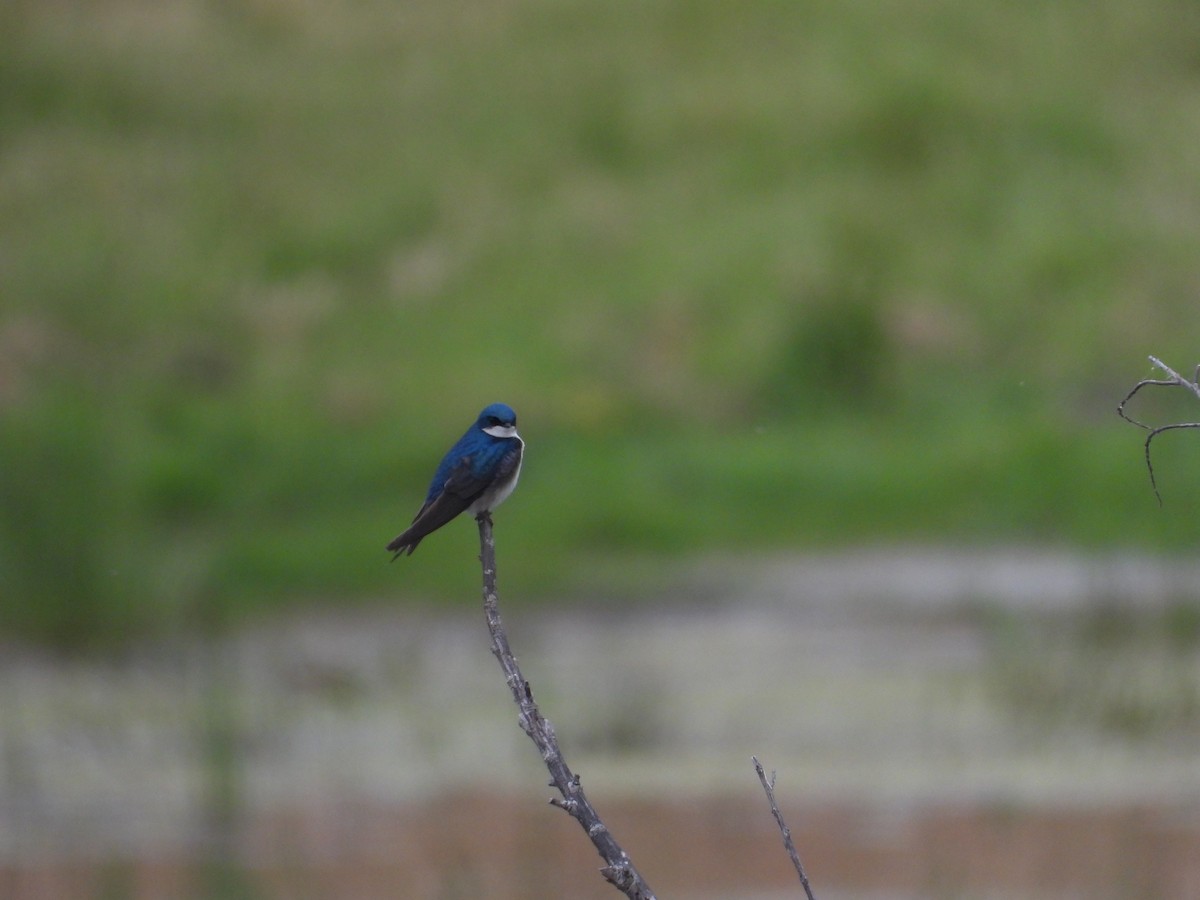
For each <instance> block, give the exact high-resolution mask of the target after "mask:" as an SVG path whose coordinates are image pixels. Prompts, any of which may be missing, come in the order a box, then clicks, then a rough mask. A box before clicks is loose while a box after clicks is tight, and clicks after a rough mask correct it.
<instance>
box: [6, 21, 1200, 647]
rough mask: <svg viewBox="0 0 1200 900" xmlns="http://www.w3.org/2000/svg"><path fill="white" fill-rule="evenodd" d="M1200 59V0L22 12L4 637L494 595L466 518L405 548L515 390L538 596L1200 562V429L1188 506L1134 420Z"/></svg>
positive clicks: (1195, 110)
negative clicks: (876, 563) (397, 558)
mask: <svg viewBox="0 0 1200 900" xmlns="http://www.w3.org/2000/svg"><path fill="white" fill-rule="evenodd" d="M1198 48H1200V5H1198V4H1196V3H1195V0H1150V2H1145V3H1136V4H1135V3H1129V2H1128V0H1089V2H1086V3H1085V2H1081V0H1067V2H1049V0H1043V2H1034V0H1027V2H1016V3H1008V4H997V3H984V2H978V0H976V2H960V0H928V2H924V3H916V4H914V3H886V2H884V3H872V4H853V3H850V4H846V3H843V4H822V3H813V2H796V3H781V2H755V3H748V4H731V3H723V2H713V0H692V2H667V0H640V2H636V3H629V2H619V0H617V2H613V0H609V2H568V0H558V2H546V0H542V2H537V0H517V2H512V3H478V4H460V3H446V2H444V0H413V2H410V3H402V4H401V3H394V2H383V0H353V2H352V0H342V2H337V0H333V2H328V3H317V2H307V0H246V2H234V0H210V2H202V0H91V2H83V0H81V2H66V0H48V2H47V0H10V2H7V3H5V4H3V6H0V593H2V595H3V598H2V607H0V608H2V610H3V621H2V622H0V628H3V629H4V630H6V631H8V632H10V633H13V632H16V633H22V634H25V635H28V636H31V637H34V638H37V639H46V640H50V641H53V642H57V643H59V644H63V645H68V646H71V645H74V646H80V645H84V646H86V645H89V644H94V643H97V642H100V643H103V642H107V641H109V640H111V639H112V638H117V637H121V636H123V635H128V634H135V633H139V632H142V631H144V630H147V629H154V628H162V627H173V626H174V625H175V624H176V623H179V622H196V621H200V622H209V621H210V620H211V621H216V622H218V623H223V622H226V621H228V620H229V617H230V616H235V617H240V616H242V615H248V614H253V613H254V611H256V610H262V609H265V608H270V607H272V606H278V605H280V604H284V603H300V602H302V603H330V602H336V603H346V602H352V601H354V600H356V599H383V598H395V600H396V602H414V601H417V600H435V601H436V600H451V599H452V600H453V602H467V600H466V599H465V598H473V597H474V592H475V590H476V584H477V572H476V570H475V564H474V561H473V555H474V552H475V536H474V529H473V528H472V527H471V525H470V523H468V522H462V523H455V524H454V525H453V526H451V527H449V528H448V529H447V530H446V532H445V533H444V534H439V535H438V537H437V539H436V540H429V541H427V542H426V543H424V544H422V546H421V550H420V553H418V554H417V555H416V556H415V557H414V558H412V559H405V560H403V561H401V562H397V563H395V564H394V565H390V566H389V565H388V564H387V562H386V560H387V556H386V554H385V553H384V552H383V545H384V544H385V543H386V542H387V541H388V540H389V539H390V538H391V537H392V536H393V535H394V534H395V533H396V532H398V531H399V530H400V529H401V527H402V526H403V525H405V524H406V523H407V521H408V519H409V518H410V517H411V515H412V513H413V512H414V511H415V509H416V507H417V506H418V505H419V503H420V501H421V499H422V495H423V493H424V488H425V485H426V482H427V479H428V477H429V475H430V474H431V470H432V467H433V465H434V464H435V463H436V460H437V458H438V456H439V454H440V453H441V452H442V451H443V450H444V449H445V447H446V446H448V444H449V442H450V441H452V440H453V439H454V438H456V437H457V436H458V434H459V433H461V431H462V429H463V428H464V427H465V426H466V425H467V424H468V423H469V422H470V421H471V419H472V418H473V417H474V415H475V414H476V412H477V411H478V409H479V408H480V407H481V406H483V405H484V404H485V403H487V402H490V401H492V400H496V399H501V400H505V401H507V402H509V403H511V404H512V405H513V406H515V407H516V408H517V409H518V411H519V412H520V414H521V425H522V433H523V434H524V436H525V438H526V440H527V441H528V444H529V451H528V457H527V464H526V467H525V470H524V473H523V476H522V484H521V489H520V490H519V491H518V492H517V494H516V495H515V496H514V498H513V499H512V500H510V501H509V503H508V504H507V505H506V506H504V507H503V508H502V511H501V513H500V514H499V515H498V516H497V539H498V542H499V547H500V565H501V569H502V572H501V580H502V585H503V587H504V589H505V591H506V597H512V599H514V600H516V599H518V598H529V599H537V598H545V597H548V596H551V595H554V594H558V593H561V592H563V591H575V590H578V589H579V588H580V587H581V586H584V587H586V588H588V590H589V593H591V594H602V593H603V592H604V590H605V589H606V586H613V589H614V590H615V589H618V588H619V589H621V590H631V589H636V583H637V582H638V581H640V580H642V579H644V578H651V577H652V574H653V572H654V570H655V568H656V560H658V559H660V558H675V559H682V558H686V557H687V556H689V555H695V554H712V553H736V554H741V553H765V552H777V551H787V550H789V549H794V548H812V547H820V546H831V545H842V544H846V543H851V542H862V541H871V542H874V541H926V540H928V541H935V542H939V543H958V542H969V543H972V544H977V543H984V542H1005V543H1029V544H1038V545H1044V544H1055V545H1077V544H1086V545H1090V546H1099V547H1108V546H1112V547H1115V546H1123V545H1138V546H1141V547H1143V548H1149V549H1152V550H1163V551H1169V552H1176V551H1182V550H1186V549H1190V548H1192V547H1193V546H1194V545H1195V539H1196V517H1195V515H1194V508H1195V503H1196V501H1197V500H1200V465H1197V463H1196V460H1197V455H1196V453H1195V452H1194V451H1195V449H1196V448H1197V446H1198V445H1197V442H1200V434H1196V435H1193V434H1190V433H1187V432H1179V433H1176V434H1173V435H1167V436H1164V437H1163V438H1162V439H1161V443H1160V444H1159V445H1158V450H1159V452H1160V455H1159V456H1158V457H1157V459H1156V462H1157V472H1158V475H1159V483H1160V487H1161V488H1162V490H1163V494H1164V501H1165V502H1164V505H1163V506H1162V508H1161V509H1160V508H1159V506H1158V505H1157V504H1156V502H1155V500H1154V497H1153V494H1152V493H1151V491H1150V487H1149V482H1148V479H1147V477H1146V472H1145V469H1144V466H1143V461H1142V455H1141V453H1142V450H1141V442H1142V440H1143V435H1142V434H1140V433H1139V432H1138V431H1137V430H1136V429H1134V428H1133V427H1132V426H1129V425H1127V424H1125V423H1122V422H1121V421H1120V420H1119V419H1118V418H1117V417H1116V415H1115V413H1114V410H1115V406H1116V403H1117V401H1118V400H1119V399H1120V398H1121V397H1122V396H1123V395H1124V393H1125V392H1126V391H1127V390H1128V389H1129V388H1130V387H1131V386H1132V385H1133V384H1134V383H1135V382H1136V381H1137V380H1138V379H1139V378H1142V377H1146V376H1148V375H1150V374H1151V369H1150V366H1149V364H1148V363H1147V361H1146V357H1147V354H1155V355H1157V356H1159V357H1161V358H1163V359H1164V360H1166V361H1167V362H1169V363H1171V364H1172V365H1175V366H1176V367H1178V368H1179V369H1181V370H1185V369H1190V367H1191V366H1192V365H1194V364H1195V363H1197V362H1200V342H1198V341H1197V340H1196V334H1197V330H1198V329H1197V315H1196V311H1197V301H1198V299H1200V290H1198V288H1200V49H1198ZM1160 393H1162V394H1164V396H1162V397H1158V398H1147V400H1152V399H1156V400H1159V401H1167V402H1168V405H1166V406H1164V407H1163V408H1159V409H1154V410H1151V409H1150V408H1149V407H1150V406H1151V404H1150V403H1147V404H1146V405H1145V406H1144V407H1142V408H1143V409H1145V410H1146V413H1147V415H1151V414H1153V415H1155V416H1158V417H1159V419H1158V420H1161V421H1167V420H1171V419H1178V420H1188V419H1192V420H1195V419H1200V403H1197V402H1196V401H1195V400H1194V398H1192V399H1191V400H1189V398H1188V397H1187V396H1185V395H1184V394H1183V392H1177V393H1178V394H1179V396H1178V397H1171V396H1169V395H1170V393H1171V392H1160ZM1171 400H1174V401H1175V402H1174V405H1173V407H1172V406H1170V405H1169V401H1171ZM1155 405H1156V406H1157V404H1155ZM597 582H598V583H597ZM464 595H465V598H464Z"/></svg>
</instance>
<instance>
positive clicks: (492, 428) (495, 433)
mask: <svg viewBox="0 0 1200 900" xmlns="http://www.w3.org/2000/svg"><path fill="white" fill-rule="evenodd" d="M483 433H484V434H490V435H491V436H492V437H494V438H514V437H516V436H517V426H516V425H489V426H488V427H487V428H485V429H483Z"/></svg>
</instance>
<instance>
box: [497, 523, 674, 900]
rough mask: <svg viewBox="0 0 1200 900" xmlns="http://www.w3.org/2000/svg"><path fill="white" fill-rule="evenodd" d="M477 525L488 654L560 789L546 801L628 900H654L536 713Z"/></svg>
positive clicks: (551, 730)
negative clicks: (575, 827) (580, 835)
mask: <svg viewBox="0 0 1200 900" xmlns="http://www.w3.org/2000/svg"><path fill="white" fill-rule="evenodd" d="M476 521H477V522H478V523H479V561H480V563H481V564H482V565H483V609H484V612H485V613H486V614H487V624H488V631H489V632H490V633H491V636H492V653H493V654H495V656H496V659H498V660H499V661H500V668H502V669H503V670H504V677H505V680H506V681H507V682H508V687H509V690H511V691H512V695H513V700H515V701H516V704H517V708H518V709H519V710H520V715H519V716H518V721H519V723H520V725H521V730H522V731H524V732H525V733H526V734H527V735H529V738H530V740H532V741H533V743H534V744H535V745H537V748H538V750H539V751H540V752H541V754H542V761H543V762H545V764H546V768H547V769H549V771H550V779H551V781H550V784H551V786H553V787H556V788H558V792H559V793H560V794H561V795H562V796H561V798H559V797H554V798H551V800H550V803H551V804H552V805H554V806H557V807H558V808H559V809H562V810H565V811H566V812H568V813H570V815H571V817H572V818H574V819H575V820H576V821H577V822H579V824H580V826H582V828H583V830H584V831H586V832H587V835H588V837H589V838H590V839H591V841H592V844H593V845H594V846H595V848H596V850H597V851H598V852H599V854H600V857H601V858H602V859H603V860H604V863H605V865H604V867H603V868H602V869H601V870H600V874H601V875H603V876H604V877H605V879H607V880H608V881H609V882H610V883H611V884H612V885H613V886H614V887H615V888H617V890H619V891H621V892H622V893H624V894H625V896H626V897H629V898H630V900H655V897H654V892H653V891H652V890H651V889H650V886H649V885H648V884H646V881H645V879H644V878H642V876H641V874H640V873H639V872H638V871H637V869H635V868H634V866H633V863H632V862H631V861H630V859H629V855H628V854H627V853H626V852H625V851H624V850H623V849H621V845H620V844H618V843H617V841H616V838H614V837H613V836H612V833H611V832H610V831H609V830H608V827H607V826H606V825H605V824H604V822H602V821H601V820H600V816H599V815H598V814H597V813H596V810H595V809H594V808H593V807H592V804H591V803H589V802H588V799H587V797H586V796H585V795H584V793H583V787H582V786H581V785H580V783H579V776H578V775H576V774H575V773H573V772H572V771H571V770H570V768H569V767H568V766H567V763H566V761H565V760H564V759H563V755H562V751H561V750H559V749H558V738H557V736H556V735H555V733H554V727H553V726H552V725H551V724H550V722H549V720H547V719H546V718H544V717H543V716H542V714H541V712H539V711H538V707H537V704H536V703H534V701H533V691H532V689H531V688H530V687H529V682H528V681H526V680H525V677H524V676H523V675H522V674H521V670H520V669H519V668H518V667H517V660H516V657H514V656H513V652H512V649H511V648H510V647H509V645H508V635H507V634H506V633H505V630H504V624H503V623H502V622H501V621H500V609H499V606H498V597H497V594H496V542H495V539H494V538H493V537H492V519H491V516H490V515H488V514H487V513H486V512H485V513H481V514H480V515H479V516H477V517H476Z"/></svg>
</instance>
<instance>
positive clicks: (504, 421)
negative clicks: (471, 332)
mask: <svg viewBox="0 0 1200 900" xmlns="http://www.w3.org/2000/svg"><path fill="white" fill-rule="evenodd" d="M524 452H525V442H524V441H522V440H521V437H520V435H518V434H517V414H516V413H515V412H513V411H512V408H511V407H509V406H506V405H504V404H503V403H493V404H492V405H491V406H489V407H486V408H485V409H484V410H483V412H481V413H480V414H479V418H478V419H476V420H475V424H474V425H472V426H471V427H470V428H468V429H467V433H466V434H464V435H463V436H462V437H460V438H459V439H458V443H456V444H455V445H454V446H453V447H451V448H450V452H449V453H447V454H446V455H445V456H444V457H443V458H442V462H441V464H440V465H439V466H438V467H437V472H435V473H434V475H433V481H432V482H430V485H429V493H428V494H426V495H425V505H424V506H422V507H421V508H420V509H419V510H418V511H417V515H416V517H415V518H414V519H413V523H412V525H410V526H409V527H408V530H407V531H405V532H404V533H403V534H401V535H399V536H398V537H397V538H396V539H395V540H394V541H392V542H391V543H390V544H388V545H387V549H388V550H391V551H393V552H394V553H395V554H396V556H400V555H401V554H402V553H404V552H405V551H407V552H408V555H409V556H412V552H413V551H414V550H416V549H417V544H419V543H421V539H422V538H423V537H425V535H427V534H429V533H431V532H433V531H437V530H438V529H439V528H441V527H442V526H443V525H445V524H446V523H447V522H449V521H450V520H451V519H453V518H454V517H455V516H457V515H458V514H459V513H461V512H462V511H463V510H467V511H468V512H471V513H473V514H474V515H475V516H476V517H479V516H481V515H483V514H485V513H488V512H491V511H492V510H493V509H495V508H496V507H497V506H499V505H500V504H501V503H502V502H503V501H504V499H505V498H506V497H508V495H509V494H511V493H512V491H513V488H514V487H516V486H517V476H518V475H520V474H521V456H522V455H523V454H524ZM396 556H393V557H392V559H395V558H396Z"/></svg>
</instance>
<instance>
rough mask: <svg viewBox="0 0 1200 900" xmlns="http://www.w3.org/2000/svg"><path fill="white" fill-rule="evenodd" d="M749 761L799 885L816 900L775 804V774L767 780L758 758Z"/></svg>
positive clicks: (772, 773) (790, 832)
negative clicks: (767, 802) (763, 792)
mask: <svg viewBox="0 0 1200 900" xmlns="http://www.w3.org/2000/svg"><path fill="white" fill-rule="evenodd" d="M750 759H752V760H753V761H754V771H755V772H757V773H758V780H759V781H761V782H762V786H763V790H764V791H766V793H767V800H768V801H769V802H770V804H771V815H773V816H774V817H775V824H776V825H778V826H779V831H780V833H781V834H782V835H783V846H784V847H785V848H786V849H787V852H788V856H790V857H791V859H792V866H793V867H795V869H796V874H797V875H799V876H800V884H801V886H802V887H803V888H804V895H805V896H806V897H807V898H808V900H816V898H815V897H814V896H813V892H812V887H811V886H810V885H809V883H808V876H807V875H806V874H805V873H804V865H803V864H802V863H801V862H800V854H799V853H797V852H796V845H795V843H793V842H792V830H791V829H790V828H788V827H787V823H786V822H784V821H783V813H781V812H780V811H779V804H778V803H776V802H775V772H774V770H772V771H771V777H770V778H767V773H766V772H764V771H763V767H762V763H760V762H759V761H758V757H757V756H752V757H750Z"/></svg>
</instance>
